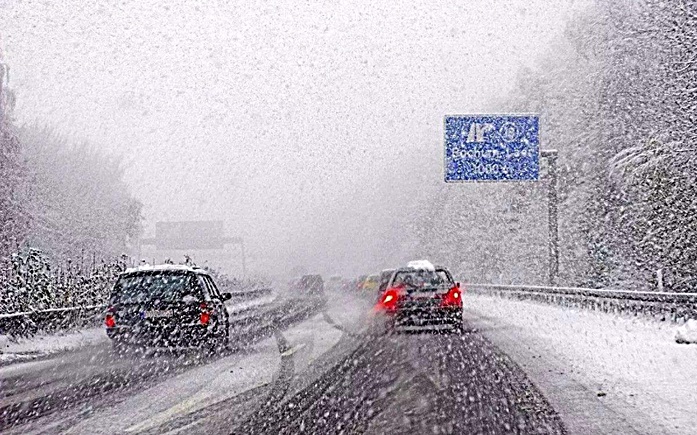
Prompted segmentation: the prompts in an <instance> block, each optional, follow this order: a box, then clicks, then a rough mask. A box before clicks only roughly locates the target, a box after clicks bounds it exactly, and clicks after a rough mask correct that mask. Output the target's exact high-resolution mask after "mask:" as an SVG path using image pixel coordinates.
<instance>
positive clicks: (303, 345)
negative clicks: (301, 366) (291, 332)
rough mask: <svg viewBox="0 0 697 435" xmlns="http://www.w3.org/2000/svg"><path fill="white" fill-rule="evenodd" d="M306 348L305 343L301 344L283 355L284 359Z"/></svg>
mask: <svg viewBox="0 0 697 435" xmlns="http://www.w3.org/2000/svg"><path fill="white" fill-rule="evenodd" d="M304 347H305V343H300V344H299V345H297V346H295V347H291V348H290V349H288V350H287V351H285V352H283V353H281V356H282V357H287V356H291V355H293V354H294V353H295V352H297V351H299V350H300V349H303V348H304Z"/></svg>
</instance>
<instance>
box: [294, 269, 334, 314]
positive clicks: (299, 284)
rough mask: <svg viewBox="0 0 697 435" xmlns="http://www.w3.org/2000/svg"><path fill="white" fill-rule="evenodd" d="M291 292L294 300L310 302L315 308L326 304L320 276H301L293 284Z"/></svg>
mask: <svg viewBox="0 0 697 435" xmlns="http://www.w3.org/2000/svg"><path fill="white" fill-rule="evenodd" d="M291 292H292V294H293V296H294V297H295V298H299V299H304V300H306V301H310V302H311V303H312V304H313V305H314V306H315V307H322V306H324V305H325V304H326V303H327V297H326V294H325V293H324V280H323V279H322V275H303V276H302V277H300V279H298V280H297V281H295V282H294V283H293V286H292V287H291Z"/></svg>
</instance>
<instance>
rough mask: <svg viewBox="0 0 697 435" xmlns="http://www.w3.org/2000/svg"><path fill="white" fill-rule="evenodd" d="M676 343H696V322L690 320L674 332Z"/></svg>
mask: <svg viewBox="0 0 697 435" xmlns="http://www.w3.org/2000/svg"><path fill="white" fill-rule="evenodd" d="M675 341H676V342H677V343H697V320H695V319H690V320H688V321H687V322H686V323H685V324H684V325H682V326H680V327H678V329H676V330H675Z"/></svg>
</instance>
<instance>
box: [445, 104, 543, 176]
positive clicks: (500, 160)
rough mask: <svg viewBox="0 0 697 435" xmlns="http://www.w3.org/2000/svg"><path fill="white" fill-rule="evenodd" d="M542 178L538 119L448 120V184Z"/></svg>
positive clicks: (471, 117) (489, 117) (486, 117)
mask: <svg viewBox="0 0 697 435" xmlns="http://www.w3.org/2000/svg"><path fill="white" fill-rule="evenodd" d="M539 174H540V130H539V118H538V117H537V116H529V115H525V116H516V115H465V116H446V117H445V181H446V182H456V181H512V180H518V181H527V180H537V179H538V178H539Z"/></svg>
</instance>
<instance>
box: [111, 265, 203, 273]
mask: <svg viewBox="0 0 697 435" xmlns="http://www.w3.org/2000/svg"><path fill="white" fill-rule="evenodd" d="M142 272H191V273H196V274H199V275H210V274H209V273H208V271H207V270H205V269H201V268H199V267H191V266H185V265H183V264H158V265H149V264H146V265H143V266H137V267H129V268H128V269H126V271H125V272H123V274H124V275H127V274H132V273H142Z"/></svg>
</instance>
